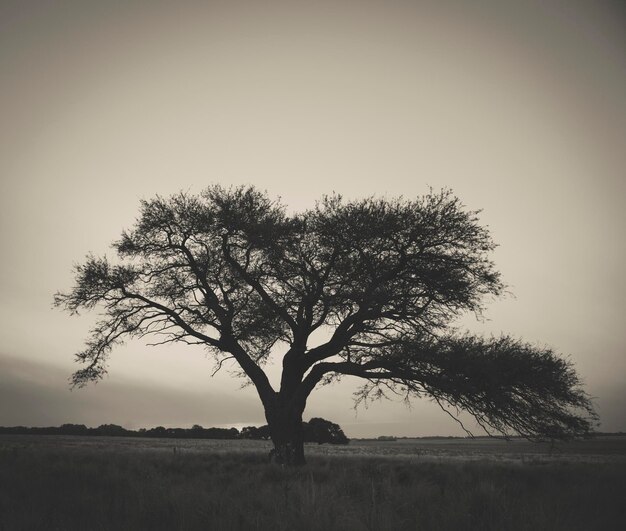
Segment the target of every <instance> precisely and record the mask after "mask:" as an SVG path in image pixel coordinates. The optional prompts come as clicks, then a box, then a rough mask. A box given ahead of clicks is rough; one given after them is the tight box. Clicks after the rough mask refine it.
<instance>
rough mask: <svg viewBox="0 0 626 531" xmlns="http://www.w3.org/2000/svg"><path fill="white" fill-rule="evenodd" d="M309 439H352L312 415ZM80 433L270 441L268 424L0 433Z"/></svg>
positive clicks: (9, 431)
mask: <svg viewBox="0 0 626 531" xmlns="http://www.w3.org/2000/svg"><path fill="white" fill-rule="evenodd" d="M302 429H303V433H304V435H305V442H316V443H318V444H324V443H330V444H347V443H348V442H349V439H348V438H347V437H346V436H345V434H344V433H343V430H342V429H341V428H340V427H339V425H337V424H335V423H333V422H330V421H328V420H324V419H322V418H312V419H311V420H310V421H309V422H303V423H302ZM2 434H5V435H78V436H107V437H155V438H156V437H158V438H163V439H257V440H269V439H270V432H269V427H268V426H261V427H258V428H257V427H256V426H248V427H245V428H243V429H242V430H241V431H239V430H238V429H237V428H203V427H202V426H200V425H198V424H194V425H193V426H192V427H191V428H164V427H163V426H157V427H156V428H150V429H146V428H140V429H138V430H127V429H126V428H124V427H122V426H118V425H117V424H102V425H100V426H98V427H97V428H88V427H87V426H85V425H84V424H63V425H61V426H58V427H53V426H51V427H45V428H29V427H26V426H13V427H4V426H0V435H2Z"/></svg>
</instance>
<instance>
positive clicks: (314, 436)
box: [302, 417, 350, 444]
mask: <svg viewBox="0 0 626 531" xmlns="http://www.w3.org/2000/svg"><path fill="white" fill-rule="evenodd" d="M302 429H303V430H304V441H305V442H316V443H317V444H324V443H330V444H348V443H349V442H350V441H349V440H348V438H347V437H346V435H345V433H344V432H343V430H342V429H341V428H340V427H339V425H338V424H335V423H334V422H330V421H329V420H326V419H322V418H318V417H315V418H312V419H311V420H309V422H304V423H303V426H302Z"/></svg>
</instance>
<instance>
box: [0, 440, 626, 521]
mask: <svg viewBox="0 0 626 531" xmlns="http://www.w3.org/2000/svg"><path fill="white" fill-rule="evenodd" d="M268 448H269V444H268V443H265V442H259V441H211V440H172V439H133V438H104V437H102V438H101V437H56V436H2V437H0V530H2V531H13V530H44V529H45V530H63V531H65V530H68V531H69V530H90V529H94V530H118V529H119V530H141V529H150V530H161V529H162V530H166V529H167V530H196V529H198V530H200V529H204V530H212V531H213V530H238V529H241V530H244V529H279V530H290V531H291V530H332V529H345V530H353V529H354V530H398V529H411V530H441V531H443V530H462V529H466V530H473V529H477V530H494V531H495V530H506V529H511V530H536V529H542V530H543V529H545V530H566V529H567V530H581V531H582V530H585V531H588V530H594V529H609V530H610V529H615V530H617V529H623V526H624V522H626V504H624V501H623V500H624V499H626V439H624V438H621V437H608V438H604V439H599V440H592V441H584V442H579V443H572V444H568V445H561V446H559V447H557V448H555V449H552V450H551V449H550V447H549V446H542V445H532V444H530V443H527V442H524V441H518V440H516V441H512V442H511V443H506V442H503V441H492V440H485V439H476V440H471V441H468V440H458V439H454V440H448V439H443V440H442V439H421V440H410V439H405V440H399V441H395V442H379V441H353V442H352V443H351V444H350V445H348V446H341V447H338V446H334V447H329V446H326V445H324V446H317V445H308V446H307V455H308V461H309V462H308V464H307V465H306V466H305V467H302V468H299V469H295V470H290V469H282V468H280V467H278V466H275V465H268V464H267V450H268Z"/></svg>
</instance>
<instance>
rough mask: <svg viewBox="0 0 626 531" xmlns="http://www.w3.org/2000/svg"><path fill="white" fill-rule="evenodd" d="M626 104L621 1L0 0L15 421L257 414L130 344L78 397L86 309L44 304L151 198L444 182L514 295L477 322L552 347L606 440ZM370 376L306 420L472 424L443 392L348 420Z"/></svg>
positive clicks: (408, 187)
mask: <svg viewBox="0 0 626 531" xmlns="http://www.w3.org/2000/svg"><path fill="white" fill-rule="evenodd" d="M624 95H626V10H625V9H624V8H623V4H622V3H621V2H619V1H614V2H610V1H601V0H596V1H592V0H589V1H571V0H562V1H561V0H552V1H550V0H544V1H540V0H537V1H533V0H527V1H510V2H509V1H502V0H483V1H450V2H447V1H442V0H438V1H434V0H433V1H424V2H422V1H418V0H414V1H409V0H406V1H400V0H387V1H384V2H382V1H379V2H375V1H368V0H362V1H356V0H354V1H343V0H334V1H325V0H321V1H317V2H311V1H283V2H278V1H271V0H268V1H247V2H246V1H236V0H235V1H233V0H227V1H226V0H225V1H205V2H192V1H182V0H179V1H177V2H164V1H143V2H142V1H132V0H127V1H116V0H111V1H107V2H101V1H90V0H57V1H52V0H50V1H47V0H28V1H24V0H21V1H18V0H16V1H12V0H2V2H0V246H1V247H0V248H1V249H2V259H1V260H0V339H1V342H0V425H5V426H7V425H18V424H22V425H40V426H41V425H59V424H62V423H65V422H78V423H85V424H87V425H92V426H97V425H99V424H102V423H115V424H122V425H124V426H125V427H127V428H137V427H141V426H148V427H150V426H156V425H159V424H160V425H164V426H190V425H191V424H202V425H204V426H217V425H220V426H237V427H241V426H244V425H249V424H261V423H264V419H263V412H262V409H261V406H260V403H259V401H258V398H257V396H256V394H255V392H254V391H253V390H252V389H251V388H243V389H241V388H240V385H241V381H239V380H236V379H234V378H233V377H232V375H230V374H229V372H228V369H227V368H225V369H223V370H222V371H221V372H219V373H218V374H217V375H216V376H215V377H213V378H211V377H210V374H211V371H212V368H213V367H212V365H211V362H210V361H209V360H208V359H206V358H205V356H204V354H203V352H202V350H201V349H197V348H192V347H188V346H169V347H154V348H149V347H147V346H145V344H144V343H141V342H133V343H129V344H127V345H125V346H123V347H120V348H118V349H117V350H116V351H114V352H113V353H112V356H111V362H110V369H109V375H108V377H106V378H105V380H103V381H102V382H100V383H98V384H97V385H95V386H94V385H91V386H89V387H87V388H85V389H81V390H74V391H70V390H69V387H68V381H67V380H68V377H69V376H70V374H71V373H72V372H73V371H74V370H75V369H76V368H77V366H75V364H74V362H73V353H74V352H76V351H78V350H80V349H81V347H82V343H83V341H84V339H85V338H86V335H87V332H88V329H89V327H90V325H91V324H92V323H93V322H94V317H95V316H93V315H89V314H87V315H82V316H80V317H71V316H69V315H66V314H63V313H61V312H59V311H58V310H53V309H52V296H53V294H54V292H56V291H57V290H66V289H68V288H69V287H71V285H72V275H71V268H72V265H73V264H74V263H76V262H79V261H81V260H82V259H83V257H84V256H85V255H86V254H87V253H88V252H94V253H96V254H102V253H107V252H108V253H109V254H111V251H110V249H109V244H110V242H111V241H113V240H114V239H116V238H117V237H118V236H119V234H120V232H121V230H122V229H124V228H127V227H129V226H130V225H131V224H132V223H133V220H134V219H135V217H136V215H137V213H138V204H139V200H140V199H141V198H149V197H151V196H153V195H155V194H157V193H158V194H161V195H168V194H170V193H174V192H176V191H179V190H181V189H182V190H187V191H190V192H199V191H201V190H202V189H203V188H204V187H206V186H207V185H209V184H211V183H220V184H223V185H226V186H227V185H230V184H234V185H238V184H254V185H256V186H258V187H260V188H262V189H265V190H267V191H268V192H269V193H270V194H271V195H274V196H281V197H282V200H283V202H284V203H286V204H287V205H289V208H290V209H293V210H299V209H304V208H307V207H310V206H312V205H313V204H314V202H315V200H316V199H319V198H320V196H321V195H322V194H325V193H330V192H333V191H335V192H339V193H341V194H343V195H345V196H346V197H349V198H357V197H363V196H368V195H372V194H376V195H386V196H388V197H393V196H397V195H403V196H405V197H408V198H410V197H415V196H416V195H420V194H423V193H425V192H427V191H428V189H429V187H433V188H435V189H438V188H441V187H449V188H451V189H452V190H453V191H454V192H455V193H456V194H457V195H458V196H459V197H460V198H461V199H462V200H463V202H464V203H465V204H466V205H467V206H468V207H469V208H471V209H483V212H482V214H481V219H482V221H483V222H484V224H486V225H488V226H489V227H490V230H491V233H492V235H493V237H494V239H495V241H496V242H497V243H499V245H500V246H499V247H498V249H497V250H496V251H495V253H494V256H493V258H494V260H495V262H496V264H497V267H498V268H499V269H500V271H501V272H502V274H503V279H504V281H505V282H506V283H507V284H508V286H509V290H510V291H511V293H512V295H510V296H508V297H506V298H504V299H502V300H498V301H494V302H493V303H491V304H489V306H488V310H487V312H486V314H485V317H486V318H487V321H485V322H478V321H476V319H474V318H472V317H468V318H467V319H464V320H463V323H462V324H463V325H464V326H467V327H469V328H471V330H473V331H475V332H479V333H486V334H490V333H494V334H499V333H500V332H501V331H503V332H507V333H511V334H513V335H515V336H519V337H522V338H524V339H526V340H528V341H532V342H536V343H537V344H540V345H549V346H552V347H554V348H555V349H557V350H558V351H559V352H561V353H562V354H563V355H565V356H567V357H569V359H570V360H571V361H572V362H573V363H574V364H575V365H576V367H577V369H578V372H579V374H580V375H581V377H582V379H583V380H584V382H585V385H586V388H587V391H588V392H589V394H591V395H592V396H594V397H596V399H595V404H596V406H597V409H598V412H599V414H600V418H601V421H602V425H601V427H600V429H601V430H604V431H617V430H624V431H626V386H625V384H624V375H626V347H625V340H626V331H625V330H626V322H625V318H624V316H625V315H626V282H625V280H624V278H625V277H624V261H625V258H626V248H625V247H626V245H625V243H624V242H625V238H624V233H625V230H624V229H625V228H626V214H625V211H624V202H625V199H626V194H625V192H626V184H625V182H626V179H625V178H626V175H625V168H626V105H625V104H624ZM279 366H280V365H279V364H275V365H273V366H270V367H269V368H268V370H269V372H270V376H271V378H272V379H273V380H274V381H276V379H277V377H278V370H279V369H278V368H279ZM357 384H358V381H355V380H352V379H350V378H345V379H344V380H343V381H342V382H341V383H340V384H337V385H334V386H332V387H327V388H322V389H319V390H317V391H316V392H315V393H314V394H313V395H312V396H311V398H310V400H309V405H308V409H307V411H306V412H305V418H308V417H311V416H322V417H324V418H327V419H329V420H332V421H334V422H337V423H339V424H340V425H341V426H342V427H343V428H344V430H345V432H346V433H347V434H348V435H349V436H353V437H359V436H378V435H407V436H411V435H448V434H455V435H458V434H462V432H461V430H460V428H459V427H458V426H457V425H456V424H455V423H454V421H452V420H451V419H450V418H449V417H447V416H446V415H445V414H443V413H442V412H441V411H440V410H439V409H438V408H437V407H436V406H434V405H433V404H431V403H429V402H416V403H414V404H413V407H412V408H411V409H408V408H406V407H405V406H404V405H403V404H402V403H401V402H384V403H376V404H372V405H371V406H370V407H369V408H368V409H363V408H360V409H358V410H356V411H355V410H354V409H353V402H352V393H353V391H354V390H355V389H356V386H357ZM470 426H471V423H470Z"/></svg>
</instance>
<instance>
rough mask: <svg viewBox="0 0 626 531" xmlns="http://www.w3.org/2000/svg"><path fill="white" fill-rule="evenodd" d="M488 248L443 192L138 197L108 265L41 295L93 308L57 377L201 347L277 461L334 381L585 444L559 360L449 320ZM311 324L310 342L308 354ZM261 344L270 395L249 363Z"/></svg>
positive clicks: (84, 377) (484, 274) (471, 289)
mask: <svg viewBox="0 0 626 531" xmlns="http://www.w3.org/2000/svg"><path fill="white" fill-rule="evenodd" d="M494 247H495V245H494V243H493V241H492V240H491V237H490V235H489V233H488V231H487V230H486V229H485V228H483V227H481V226H480V224H479V222H478V217H477V212H472V211H468V210H466V209H465V208H464V206H463V205H462V204H461V203H460V201H459V200H458V199H457V198H456V197H454V196H453V195H452V193H450V192H448V191H442V192H439V193H433V192H431V193H429V194H427V195H425V196H423V197H420V198H417V199H415V200H407V199H376V198H367V199H363V200H359V201H344V200H343V199H342V198H341V197H340V196H337V195H334V196H329V197H324V198H323V199H322V200H321V201H320V202H319V203H318V204H317V205H316V206H315V208H312V209H310V210H308V211H306V212H303V213H296V214H291V215H288V214H287V213H286V211H285V208H284V207H283V206H282V205H281V204H280V203H278V202H276V201H272V200H271V199H269V198H268V197H267V195H266V194H264V193H262V192H260V191H258V190H256V189H254V188H251V187H249V188H245V187H240V188H234V189H224V188H221V187H219V186H212V187H209V188H208V189H207V190H206V191H205V192H203V193H202V194H200V195H197V196H196V195H190V194H185V193H180V194H178V195H175V196H173V197H170V198H167V199H165V198H161V197H156V198H154V199H151V200H146V201H143V202H142V204H141V213H140V216H139V219H138V220H137V222H136V223H135V225H134V227H133V228H132V229H131V230H129V231H126V232H124V233H123V234H122V237H121V239H120V240H119V241H117V242H116V243H115V244H114V249H115V250H116V252H117V255H118V258H119V261H118V262H116V263H112V262H110V261H109V260H108V259H107V258H105V257H95V256H88V257H87V259H86V261H85V262H84V263H83V264H81V265H79V266H77V267H76V284H75V286H74V287H73V288H72V289H71V290H70V291H68V292H65V293H59V294H57V295H56V304H57V305H58V306H60V307H62V308H65V309H66V310H68V311H70V312H72V313H77V312H78V311H79V310H81V309H87V310H90V309H93V308H94V307H96V306H99V307H100V308H101V309H102V310H103V311H104V318H103V319H101V320H100V322H99V323H98V325H97V326H96V327H95V328H94V330H93V332H92V334H91V336H90V338H89V340H88V341H87V345H86V348H85V350H83V351H82V352H80V353H78V354H77V359H78V361H80V362H82V363H83V365H84V366H83V368H81V369H80V370H78V371H77V372H76V373H75V374H74V376H73V383H74V385H76V386H82V385H85V383H87V382H88V381H91V380H97V379H99V378H101V377H102V376H103V374H105V372H106V360H107V357H108V355H109V353H110V351H111V349H112V348H113V347H114V346H115V345H116V344H119V343H120V342H122V341H123V340H124V339H126V338H139V337H144V336H154V337H155V338H158V339H157V342H158V343H167V342H186V343H194V344H201V345H203V346H204V347H206V349H207V350H208V351H209V352H210V353H211V354H212V355H213V356H214V358H215V361H216V363H217V364H218V369H219V367H221V365H222V364H223V363H225V362H226V361H227V360H234V362H235V363H236V365H237V366H238V367H239V369H240V374H241V376H244V377H246V378H248V379H249V380H250V381H251V382H252V383H253V384H254V386H255V388H256V390H257V392H258V394H259V397H260V399H261V401H262V403H263V406H264V408H265V414H266V418H267V421H268V425H269V429H270V433H271V438H272V440H273V442H274V445H275V454H274V455H275V456H276V457H277V459H278V460H279V461H282V462H288V463H302V462H304V454H303V446H302V443H303V433H302V413H303V411H304V409H305V406H306V400H307V397H308V395H309V394H310V392H311V391H312V390H313V389H314V388H315V387H316V386H317V385H323V384H327V383H330V382H332V381H334V380H336V379H337V378H339V377H341V376H343V375H351V376H356V377H360V378H363V379H364V381H365V385H364V387H363V388H362V391H361V394H360V397H359V399H360V400H367V399H370V398H380V397H382V396H385V393H387V392H388V391H389V392H392V393H398V394H400V395H401V396H404V397H406V398H407V399H408V398H411V397H428V398H430V399H433V400H435V401H436V402H437V403H438V404H439V405H441V406H442V407H443V408H444V409H445V410H446V411H447V412H450V410H449V409H448V408H447V407H446V406H452V408H453V409H452V410H453V411H454V410H455V408H460V409H463V410H466V411H468V412H469V413H471V414H472V415H473V416H474V417H475V418H476V419H477V421H478V422H479V423H480V425H481V426H483V428H484V429H485V430H486V431H488V432H491V433H500V434H509V433H518V434H520V435H523V436H525V437H529V438H559V439H564V438H568V437H576V436H581V435H585V434H587V433H588V432H589V430H590V428H591V422H592V421H593V419H594V413H593V410H592V408H591V405H590V402H589V399H588V397H587V395H586V394H585V393H584V392H583V390H582V388H581V385H580V382H579V380H578V377H577V376H576V373H575V372H574V370H573V368H572V366H571V365H570V364H569V363H568V362H566V361H565V360H563V359H562V358H560V357H559V356H557V355H556V354H555V353H554V352H553V351H552V350H551V349H549V348H541V347H535V346H532V345H530V344H527V343H524V342H522V341H520V340H517V339H514V338H511V337H508V336H502V337H498V338H480V337H474V336H470V335H460V334H458V333H456V331H455V330H454V328H452V327H451V323H452V322H454V320H455V319H456V318H457V317H459V316H460V315H462V314H463V313H466V312H474V313H477V314H479V313H480V312H481V310H482V308H483V307H482V304H483V300H484V299H485V297H486V296H497V295H500V294H501V293H502V290H503V284H502V282H501V281H500V275H499V273H498V272H497V271H496V270H495V268H494V264H493V263H492V262H491V260H490V259H489V253H490V251H492V250H493V248H494ZM320 329H322V330H325V331H326V332H327V335H326V336H323V337H326V339H325V340H323V341H322V342H321V343H320V344H317V345H311V344H310V343H311V342H312V339H311V337H312V334H313V333H314V332H315V331H317V330H320ZM276 346H280V347H282V348H283V358H282V367H283V374H282V379H281V382H280V388H279V389H277V390H276V389H274V388H273V387H272V385H271V384H270V382H269V380H268V378H267V376H266V374H265V372H264V370H263V365H264V364H265V362H266V361H267V360H268V358H269V356H270V353H271V352H272V349H273V347H276ZM274 351H275V350H274Z"/></svg>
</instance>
